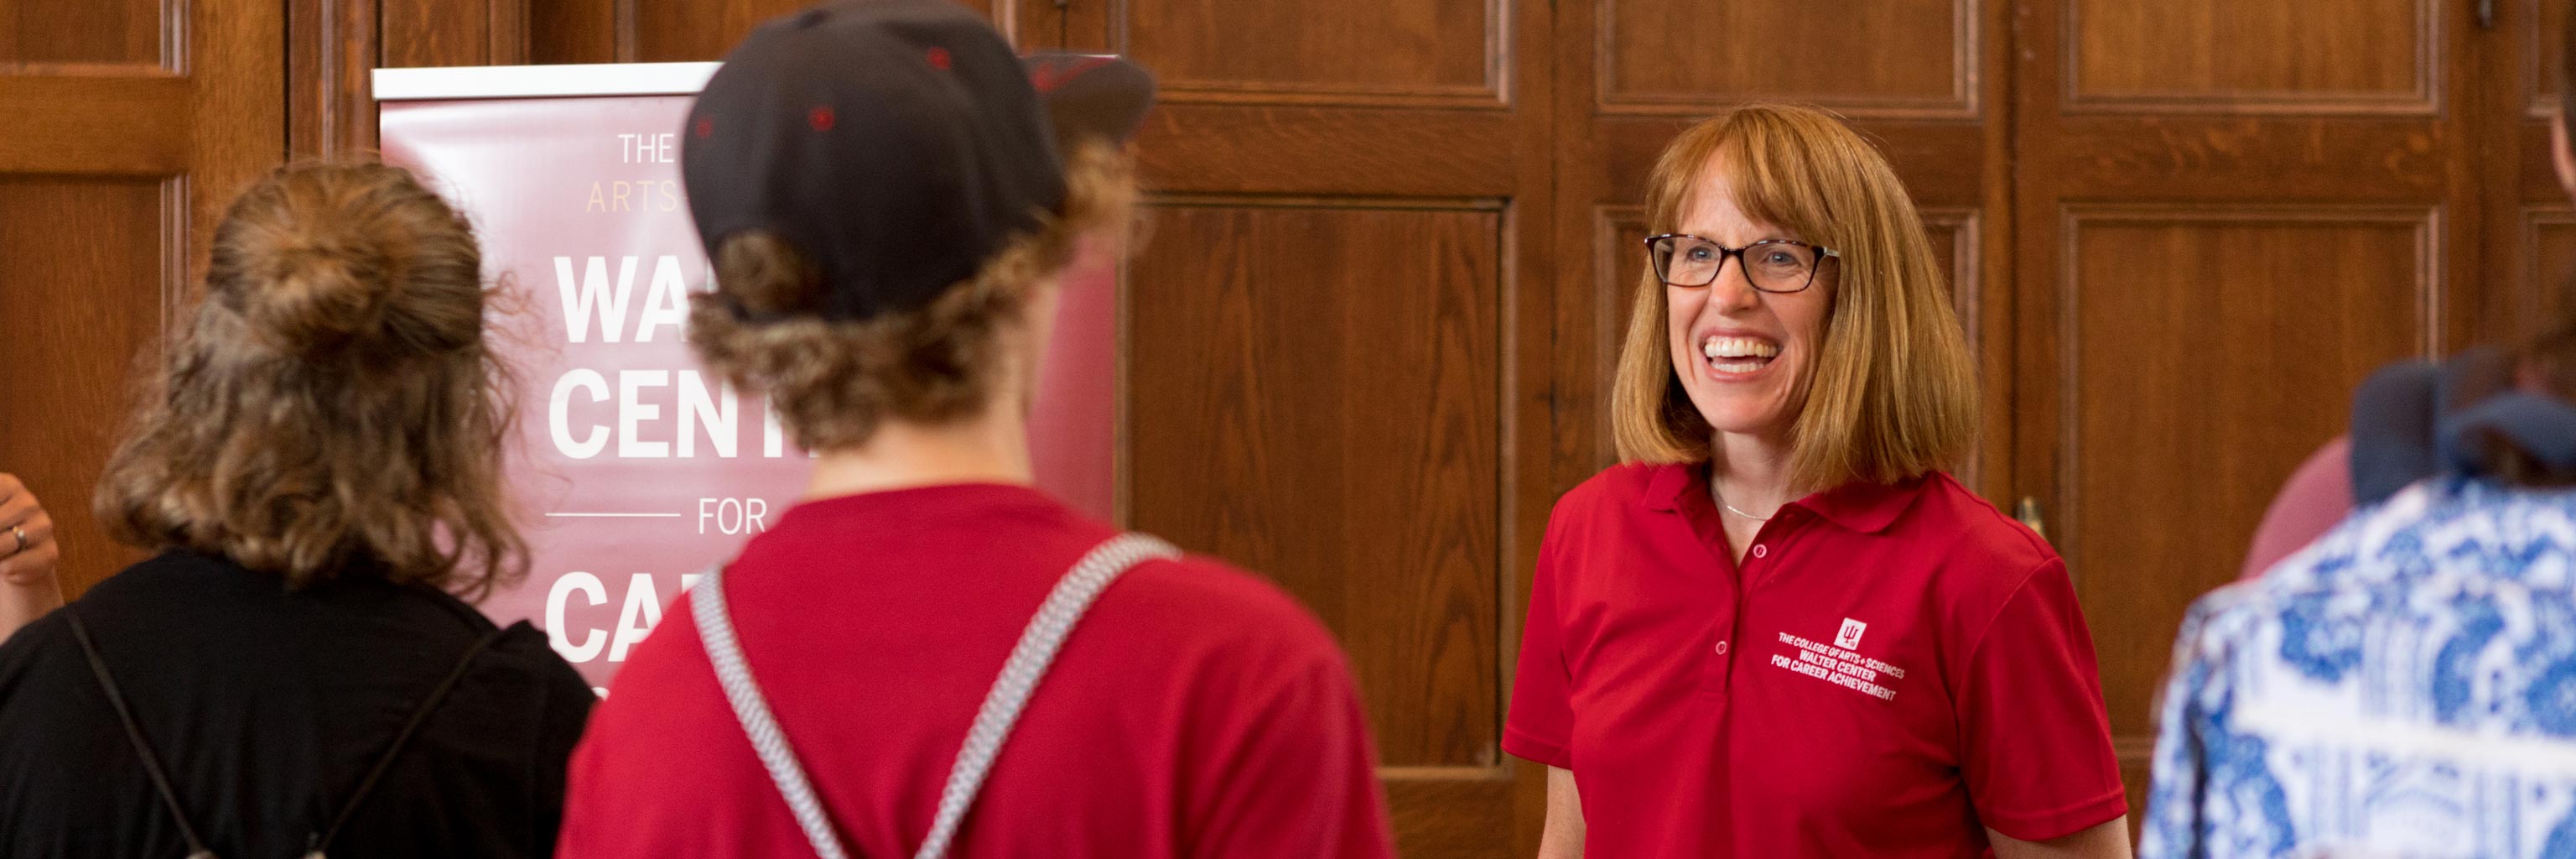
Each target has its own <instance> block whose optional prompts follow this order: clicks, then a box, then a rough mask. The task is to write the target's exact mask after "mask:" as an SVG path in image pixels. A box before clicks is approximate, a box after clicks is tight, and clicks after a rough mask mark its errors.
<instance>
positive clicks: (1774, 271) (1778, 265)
mask: <svg viewBox="0 0 2576 859" xmlns="http://www.w3.org/2000/svg"><path fill="white" fill-rule="evenodd" d="M1841 256H1842V253H1841V252H1839V251H1836V250H1834V249H1832V248H1828V247H1825V246H1823V245H1811V244H1808V243H1806V242H1797V241H1790V240H1788V239H1770V240H1767V241H1759V242H1754V243H1752V244H1749V245H1745V246H1743V247H1740V248H1730V247H1727V246H1725V245H1721V244H1718V243H1716V242H1713V241H1710V240H1708V239H1704V238H1701V237H1699V236H1694V235H1689V234H1687V233H1665V234H1663V235H1660V236H1647V237H1646V259H1647V260H1648V261H1650V262H1652V263H1653V264H1654V266H1655V279H1657V280H1661V281H1663V282H1664V283H1665V284H1666V285H1668V286H1680V287H1701V286H1707V285H1709V284H1712V283H1716V282H1717V274H1718V272H1719V271H1720V270H1722V269H1724V268H1726V258H1727V257H1734V258H1736V260H1737V262H1738V263H1739V264H1741V265H1742V266H1743V267H1744V278H1745V280H1748V281H1751V282H1752V284H1753V288H1754V289H1758V290H1761V291H1763V292H1797V291H1800V290H1803V289H1806V288H1807V287H1808V286H1811V285H1813V284H1814V283H1815V282H1816V269H1818V268H1822V267H1824V263H1825V260H1826V258H1828V257H1832V258H1840V257H1841Z"/></svg>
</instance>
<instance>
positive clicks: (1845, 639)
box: [1834, 617, 1869, 650]
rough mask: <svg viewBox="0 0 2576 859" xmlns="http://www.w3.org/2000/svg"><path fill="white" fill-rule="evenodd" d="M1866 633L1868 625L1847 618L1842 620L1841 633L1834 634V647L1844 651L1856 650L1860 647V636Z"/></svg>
mask: <svg viewBox="0 0 2576 859" xmlns="http://www.w3.org/2000/svg"><path fill="white" fill-rule="evenodd" d="M1868 631H1869V624H1866V623H1862V622H1860V621H1857V620H1853V619H1851V618H1848V617H1846V618H1843V631H1841V632H1838V633H1835V634H1834V646H1835V647H1839V648H1842V649H1844V650H1852V649H1855V648H1858V647H1860V634H1861V633H1864V632H1868Z"/></svg>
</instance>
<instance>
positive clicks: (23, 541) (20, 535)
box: [0, 525, 27, 557]
mask: <svg viewBox="0 0 2576 859" xmlns="http://www.w3.org/2000/svg"><path fill="white" fill-rule="evenodd" d="M9 536H11V537H14V538H16V539H17V540H18V547H17V548H15V549H11V550H9V554H10V555H15V554H18V553H19V552H24V551H27V531H26V529H24V528H20V527H18V526H16V525H11V526H9ZM0 557H7V555H0Z"/></svg>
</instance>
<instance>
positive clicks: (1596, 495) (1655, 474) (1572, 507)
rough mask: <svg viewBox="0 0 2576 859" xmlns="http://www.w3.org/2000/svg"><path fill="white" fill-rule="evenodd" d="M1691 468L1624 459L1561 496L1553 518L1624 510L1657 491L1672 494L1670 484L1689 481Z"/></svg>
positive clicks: (1675, 464)
mask: <svg viewBox="0 0 2576 859" xmlns="http://www.w3.org/2000/svg"><path fill="white" fill-rule="evenodd" d="M1692 467H1693V466H1691V465H1689V464H1684V463H1655V462H1623V463H1620V464H1618V465H1613V466H1611V467H1609V468H1605V469H1602V470H1601V473H1599V474H1595V475H1592V476H1591V477H1590V478H1587V479H1585V480H1584V481H1583V482H1582V483H1579V484H1575V487H1574V488H1573V489H1569V490H1566V492H1565V494H1564V495H1561V496H1558V497H1557V499H1556V512H1555V515H1554V517H1553V518H1555V519H1559V520H1573V519H1582V518H1586V517H1592V516H1599V515H1602V514H1608V513H1618V512H1621V511H1624V510H1626V509H1629V508H1632V507H1634V506H1635V505H1638V504H1641V503H1645V502H1647V501H1650V500H1653V498H1654V496H1655V495H1656V494H1657V493H1658V490H1661V491H1663V492H1665V493H1669V492H1670V490H1671V486H1670V485H1669V484H1672V483H1674V482H1675V481H1686V480H1688V478H1689V476H1690V475H1689V473H1688V469H1690V468H1692Z"/></svg>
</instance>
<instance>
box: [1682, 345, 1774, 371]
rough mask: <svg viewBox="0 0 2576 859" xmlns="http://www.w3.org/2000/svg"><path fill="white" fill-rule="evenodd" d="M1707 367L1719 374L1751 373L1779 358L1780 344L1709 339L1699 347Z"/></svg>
mask: <svg viewBox="0 0 2576 859" xmlns="http://www.w3.org/2000/svg"><path fill="white" fill-rule="evenodd" d="M1700 353H1701V354H1704V355H1707V356H1708V365H1709V367H1710V368H1711V369H1714V370H1716V371H1718V372H1721V373H1752V372H1756V371H1759V370H1761V369H1762V368H1763V366H1764V365H1767V364H1769V363H1771V359H1772V358H1775V357H1779V355H1780V344H1778V343H1773V342H1771V341H1769V340H1762V339H1758V338H1753V337H1711V338H1709V340H1708V342H1707V343H1706V344H1703V345H1702V346H1701V347H1700Z"/></svg>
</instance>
